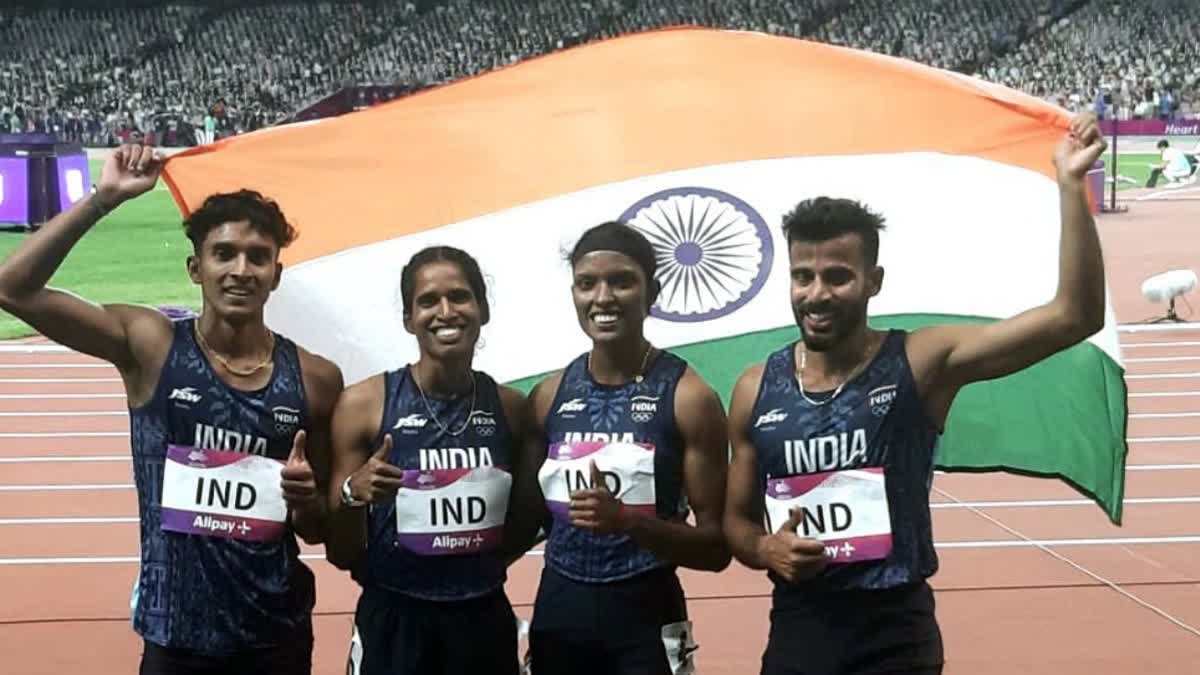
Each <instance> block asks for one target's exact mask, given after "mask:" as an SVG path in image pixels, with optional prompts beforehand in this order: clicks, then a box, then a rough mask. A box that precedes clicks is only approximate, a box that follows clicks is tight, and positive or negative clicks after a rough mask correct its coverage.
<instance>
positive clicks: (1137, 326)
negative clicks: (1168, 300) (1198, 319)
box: [1117, 323, 1200, 333]
mask: <svg viewBox="0 0 1200 675" xmlns="http://www.w3.org/2000/svg"><path fill="white" fill-rule="evenodd" d="M1176 331H1196V332H1200V325H1197V324H1194V323H1123V324H1118V325H1117V332H1118V333H1174V332H1176Z"/></svg>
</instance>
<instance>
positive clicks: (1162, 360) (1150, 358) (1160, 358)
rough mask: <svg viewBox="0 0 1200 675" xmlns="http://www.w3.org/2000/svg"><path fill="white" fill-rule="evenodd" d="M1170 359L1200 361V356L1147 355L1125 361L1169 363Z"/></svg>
mask: <svg viewBox="0 0 1200 675" xmlns="http://www.w3.org/2000/svg"><path fill="white" fill-rule="evenodd" d="M1170 361H1200V356H1145V357H1141V358H1136V359H1125V363H1167V362H1170Z"/></svg>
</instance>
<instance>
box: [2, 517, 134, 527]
mask: <svg viewBox="0 0 1200 675" xmlns="http://www.w3.org/2000/svg"><path fill="white" fill-rule="evenodd" d="M136 522H138V518H137V516H112V517H80V518H67V517H64V518H0V525H110V524H115V523H136Z"/></svg>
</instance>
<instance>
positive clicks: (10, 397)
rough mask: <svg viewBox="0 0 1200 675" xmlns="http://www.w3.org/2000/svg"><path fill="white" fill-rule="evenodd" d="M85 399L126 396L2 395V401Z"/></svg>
mask: <svg viewBox="0 0 1200 675" xmlns="http://www.w3.org/2000/svg"><path fill="white" fill-rule="evenodd" d="M84 398H125V394H0V400H26V399H28V400H30V401H45V400H57V399H84Z"/></svg>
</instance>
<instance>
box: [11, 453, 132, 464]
mask: <svg viewBox="0 0 1200 675" xmlns="http://www.w3.org/2000/svg"><path fill="white" fill-rule="evenodd" d="M129 461H132V460H131V459H130V457H129V455H40V456H32V457H0V464H41V463H44V462H68V463H69V462H129Z"/></svg>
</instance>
